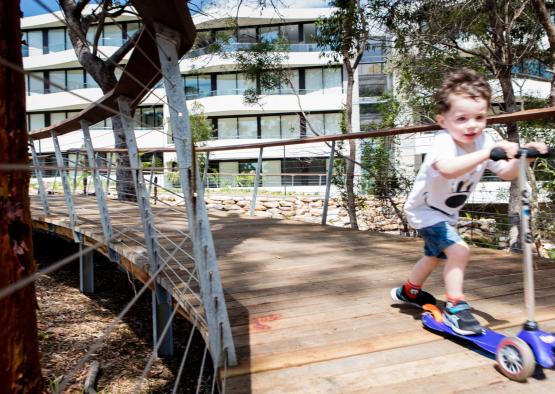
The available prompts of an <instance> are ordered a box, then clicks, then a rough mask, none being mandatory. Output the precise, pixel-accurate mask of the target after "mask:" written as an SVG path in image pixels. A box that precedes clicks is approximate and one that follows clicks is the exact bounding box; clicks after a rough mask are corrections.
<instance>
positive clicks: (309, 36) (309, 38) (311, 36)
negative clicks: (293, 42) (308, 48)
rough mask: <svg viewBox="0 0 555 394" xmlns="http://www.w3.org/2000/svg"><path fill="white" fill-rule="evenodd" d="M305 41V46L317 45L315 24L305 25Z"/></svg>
mask: <svg viewBox="0 0 555 394" xmlns="http://www.w3.org/2000/svg"><path fill="white" fill-rule="evenodd" d="M303 41H304V43H305V44H314V43H316V25H315V24H314V23H305V24H304V25H303Z"/></svg>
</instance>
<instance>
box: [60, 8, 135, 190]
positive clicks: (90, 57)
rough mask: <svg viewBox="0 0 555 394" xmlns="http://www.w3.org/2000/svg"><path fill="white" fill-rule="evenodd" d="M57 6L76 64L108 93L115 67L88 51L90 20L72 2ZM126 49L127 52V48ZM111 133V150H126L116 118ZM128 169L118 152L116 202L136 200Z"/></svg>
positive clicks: (114, 76) (118, 119)
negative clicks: (86, 19) (112, 143)
mask: <svg viewBox="0 0 555 394" xmlns="http://www.w3.org/2000/svg"><path fill="white" fill-rule="evenodd" d="M59 3H60V7H61V8H62V9H63V11H64V18H65V21H66V23H67V26H68V34H69V38H70V40H71V45H72V46H73V49H74V51H75V55H76V56H77V60H78V61H79V64H81V65H82V66H83V68H84V69H85V71H86V72H87V73H89V74H90V75H91V76H92V77H93V79H94V80H95V81H96V82H97V83H98V86H99V87H100V89H101V90H102V93H103V94H106V93H108V92H109V91H111V90H112V89H114V88H115V87H116V84H117V78H116V74H115V68H114V65H113V63H112V62H114V60H112V59H111V58H110V59H106V60H104V59H102V58H100V57H99V56H97V55H96V51H95V50H94V51H93V52H91V50H90V46H91V43H89V42H87V40H86V37H87V31H88V29H89V24H90V21H85V19H84V18H83V14H82V11H78V10H77V5H76V2H75V1H72V0H65V1H60V2H59ZM124 45H125V44H124ZM128 50H130V48H129V49H128ZM124 53H126V52H122V53H121V57H123V55H124ZM115 63H119V61H115ZM112 131H113V134H114V145H115V147H116V148H123V149H127V143H126V142H125V134H124V132H123V127H122V123H121V119H120V117H119V116H114V117H112ZM130 166H131V165H130V162H129V156H128V155H127V154H121V153H118V154H117V160H116V190H117V194H118V200H120V201H137V196H136V193H135V186H134V184H133V178H132V173H131V170H130V169H129V167H130Z"/></svg>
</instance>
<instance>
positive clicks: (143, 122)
mask: <svg viewBox="0 0 555 394" xmlns="http://www.w3.org/2000/svg"><path fill="white" fill-rule="evenodd" d="M134 121H135V125H136V127H137V128H138V129H150V128H152V129H156V128H162V127H163V126H164V115H163V109H162V107H138V108H137V109H135V116H134Z"/></svg>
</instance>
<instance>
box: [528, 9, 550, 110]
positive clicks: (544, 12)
mask: <svg viewBox="0 0 555 394" xmlns="http://www.w3.org/2000/svg"><path fill="white" fill-rule="evenodd" d="M532 5H533V7H534V11H536V15H537V16H538V20H539V22H540V24H541V26H542V27H543V29H544V31H545V36H546V38H547V41H548V43H549V46H548V49H547V52H548V54H547V55H548V56H547V63H548V64H549V66H550V67H551V70H553V67H555V25H554V24H553V19H552V18H551V15H552V13H553V12H554V11H555V2H554V1H552V0H551V1H550V0H547V1H546V0H532ZM549 103H550V105H551V106H554V105H555V73H553V75H552V77H551V91H550V94H549Z"/></svg>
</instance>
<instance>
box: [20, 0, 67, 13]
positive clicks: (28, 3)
mask: <svg viewBox="0 0 555 394" xmlns="http://www.w3.org/2000/svg"><path fill="white" fill-rule="evenodd" d="M41 1H42V2H43V3H44V4H45V5H46V6H47V7H49V8H50V9H52V10H54V11H57V10H59V9H60V7H59V6H58V2H57V1H56V0H41ZM20 4H21V10H22V11H23V16H34V15H40V14H46V13H47V12H48V11H46V10H45V9H44V8H43V7H42V6H41V5H40V3H39V2H37V1H36V0H21V3H20Z"/></svg>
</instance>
